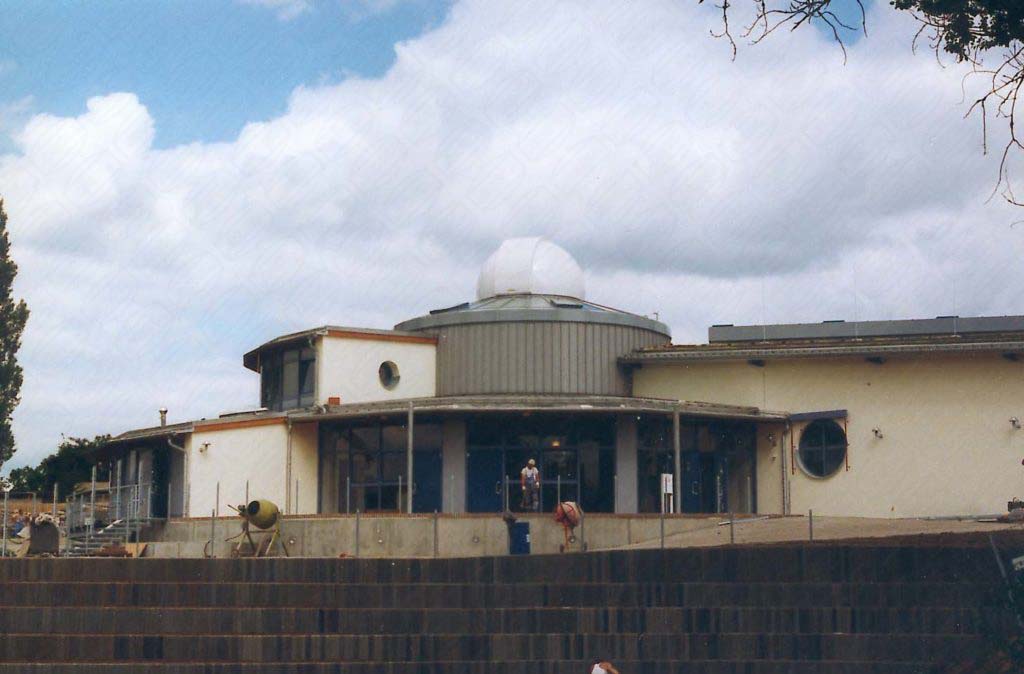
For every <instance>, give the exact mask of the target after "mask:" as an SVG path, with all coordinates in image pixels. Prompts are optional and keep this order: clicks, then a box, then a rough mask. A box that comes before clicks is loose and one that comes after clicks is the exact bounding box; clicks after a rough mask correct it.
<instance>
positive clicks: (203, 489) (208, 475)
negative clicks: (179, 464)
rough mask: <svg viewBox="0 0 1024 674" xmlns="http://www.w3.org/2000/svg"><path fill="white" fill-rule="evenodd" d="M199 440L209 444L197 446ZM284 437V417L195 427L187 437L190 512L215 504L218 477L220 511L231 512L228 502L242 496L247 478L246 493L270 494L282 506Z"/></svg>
mask: <svg viewBox="0 0 1024 674" xmlns="http://www.w3.org/2000/svg"><path fill="white" fill-rule="evenodd" d="M203 443H209V446H208V447H207V448H206V450H205V451H200V448H201V447H202V445H203ZM287 443H288V430H287V426H286V425H285V424H284V423H283V422H282V423H275V424H273V425H269V426H267V425H264V426H249V427H243V428H226V429H217V427H214V429H213V430H203V429H202V427H197V428H196V430H195V432H194V433H193V434H192V437H191V438H190V439H189V443H188V447H189V484H190V495H189V514H190V516H192V517H203V516H207V517H208V516H209V515H210V511H211V510H213V509H214V508H215V507H216V505H217V500H216V493H217V483H218V482H220V503H219V506H220V509H219V511H220V514H221V515H228V514H232V513H233V512H234V511H233V510H230V509H229V508H228V506H230V505H238V504H240V503H242V502H244V501H245V483H246V480H248V481H249V497H250V498H265V499H270V500H271V501H273V502H274V503H276V504H277V505H278V507H280V508H282V509H283V508H284V507H285V504H286V489H285V487H286V465H285V462H286V455H287V446H288V445H287ZM300 493H301V492H300ZM314 494H315V489H314ZM300 498H301V496H300Z"/></svg>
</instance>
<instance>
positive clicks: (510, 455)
mask: <svg viewBox="0 0 1024 674" xmlns="http://www.w3.org/2000/svg"><path fill="white" fill-rule="evenodd" d="M466 432H467V441H466V453H467V475H466V506H467V510H469V512H500V511H502V510H504V509H505V507H506V506H507V507H508V509H509V510H511V511H513V512H522V511H524V510H527V509H528V507H527V504H526V502H525V501H524V499H523V494H522V490H521V487H520V474H521V471H522V469H523V468H525V467H526V465H527V462H528V461H529V460H530V459H533V460H534V461H536V462H537V468H538V469H539V470H540V485H541V486H540V498H539V510H541V511H543V512H547V511H550V510H552V509H553V508H554V507H555V505H556V504H557V503H558V501H559V499H561V500H562V501H575V502H577V503H579V504H580V505H581V506H582V508H583V510H584V512H614V511H615V417H614V416H609V415H597V414H579V415H574V416H569V415H555V414H530V415H502V414H494V415H479V416H475V417H470V418H469V419H467V422H466Z"/></svg>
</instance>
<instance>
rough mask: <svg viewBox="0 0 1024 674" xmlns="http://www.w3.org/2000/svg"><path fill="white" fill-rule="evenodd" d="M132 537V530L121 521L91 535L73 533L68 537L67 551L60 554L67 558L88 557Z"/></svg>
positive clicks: (87, 532) (86, 531) (80, 532)
mask: <svg viewBox="0 0 1024 674" xmlns="http://www.w3.org/2000/svg"><path fill="white" fill-rule="evenodd" d="M132 535H133V531H132V529H131V528H130V527H129V525H128V523H127V522H125V521H123V520H118V521H117V522H114V523H113V524H110V525H108V526H106V527H104V528H102V529H98V530H96V531H93V532H92V533H89V531H88V530H81V531H73V532H72V533H71V535H70V536H69V537H68V541H67V544H66V545H67V550H62V554H65V556H68V557H88V556H90V555H95V554H96V553H97V552H99V551H100V550H102V549H103V548H104V547H107V546H109V545H117V544H121V543H124V542H125V541H126V540H129V539H130V538H131V536H132Z"/></svg>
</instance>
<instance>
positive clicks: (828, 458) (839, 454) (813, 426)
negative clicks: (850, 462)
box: [800, 419, 846, 477]
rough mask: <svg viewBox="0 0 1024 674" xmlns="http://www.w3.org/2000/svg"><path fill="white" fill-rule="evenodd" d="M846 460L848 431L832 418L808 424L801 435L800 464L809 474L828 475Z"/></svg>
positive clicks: (815, 475) (816, 475)
mask: <svg viewBox="0 0 1024 674" xmlns="http://www.w3.org/2000/svg"><path fill="white" fill-rule="evenodd" d="M844 461H846V432H845V431H844V430H843V427H842V426H840V425H839V424H837V423H836V422H834V421H832V420H831V419H818V420H817V421H813V422H811V423H810V424H808V426H807V428H805V429H804V432H803V433H802V434H801V435H800V466H801V467H802V468H803V469H804V471H805V472H807V474H808V475H813V476H814V477H828V476H829V475H832V474H833V473H835V472H836V471H837V470H839V468H840V467H841V466H842V465H843V462H844Z"/></svg>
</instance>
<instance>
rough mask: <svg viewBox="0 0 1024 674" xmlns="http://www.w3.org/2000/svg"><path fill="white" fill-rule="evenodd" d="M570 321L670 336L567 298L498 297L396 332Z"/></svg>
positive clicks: (651, 324) (644, 320) (655, 325)
mask: <svg viewBox="0 0 1024 674" xmlns="http://www.w3.org/2000/svg"><path fill="white" fill-rule="evenodd" d="M519 322H555V323H557V322H566V323H598V324H603V325H624V326H629V327H634V328H641V329H644V330H651V331H653V332H657V333H660V334H662V335H664V336H666V337H670V336H671V333H670V332H669V328H668V326H667V325H665V324H664V323H662V322H660V321H656V320H654V319H652V318H648V317H646V316H640V315H639V314H631V313H629V312H626V311H619V310H618V309H612V308H611V307H605V306H601V305H600V304H594V303H593V302H587V301H586V300H580V299H577V298H575V297H567V296H563V295H537V294H513V295H496V296H494V297H487V298H485V299H482V300H477V301H475V302H464V303H462V304H457V305H455V306H453V307H447V308H444V309H435V310H433V311H431V312H430V313H429V314H427V315H426V316H420V317H418V318H413V319H410V320H407V321H403V322H401V323H399V324H398V325H396V326H395V329H396V330H404V331H407V332H418V331H421V330H432V329H434V328H440V327H446V326H453V325H471V324H478V323H519Z"/></svg>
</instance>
